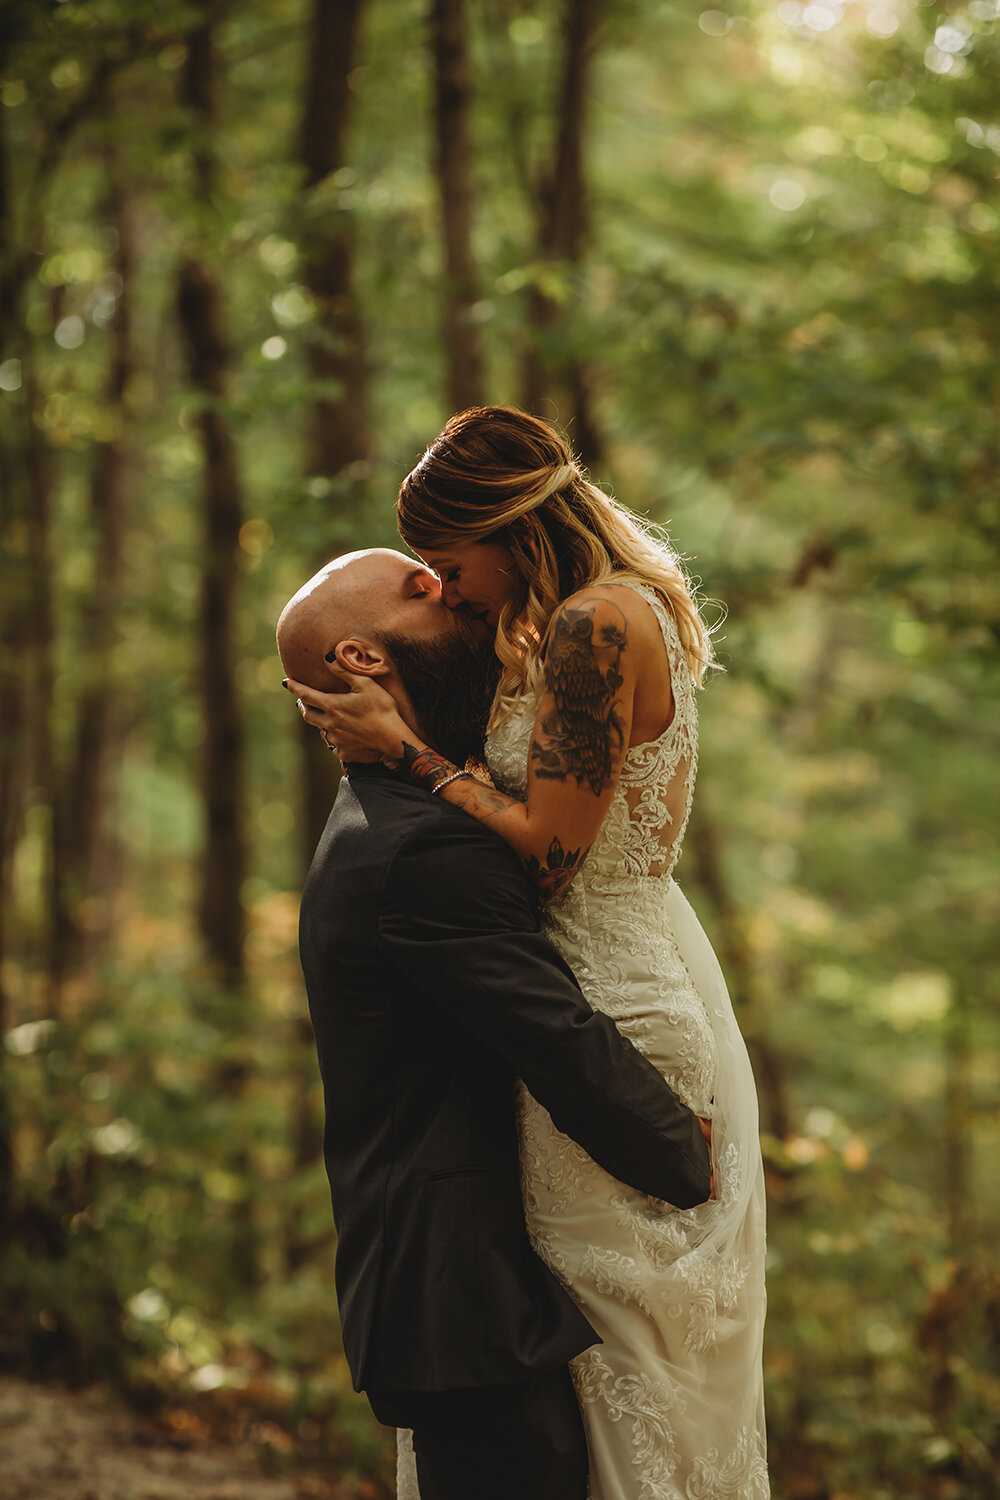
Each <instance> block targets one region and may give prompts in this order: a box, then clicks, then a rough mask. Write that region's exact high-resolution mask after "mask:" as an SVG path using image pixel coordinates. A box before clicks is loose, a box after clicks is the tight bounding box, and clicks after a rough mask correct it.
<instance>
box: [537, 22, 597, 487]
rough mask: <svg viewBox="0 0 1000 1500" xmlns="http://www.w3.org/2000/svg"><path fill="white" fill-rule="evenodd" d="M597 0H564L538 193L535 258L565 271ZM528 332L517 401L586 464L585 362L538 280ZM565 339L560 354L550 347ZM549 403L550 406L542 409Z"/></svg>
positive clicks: (574, 246) (579, 181) (576, 202)
mask: <svg viewBox="0 0 1000 1500" xmlns="http://www.w3.org/2000/svg"><path fill="white" fill-rule="evenodd" d="M600 7H601V0H566V10H565V21H564V28H563V30H564V35H565V40H566V46H565V52H564V54H563V71H562V81H561V84H560V88H559V97H558V105H557V110H556V119H557V121H558V125H557V131H556V141H555V148H554V150H553V153H552V159H551V163H550V166H549V168H548V170H547V171H546V172H544V173H543V175H542V180H541V182H540V184H539V189H538V195H537V215H538V221H537V222H538V230H537V256H538V260H539V262H540V264H541V265H542V266H543V267H544V266H546V265H549V266H551V267H552V268H553V269H554V270H555V271H557V272H561V273H562V274H563V275H565V276H567V277H575V275H576V274H577V272H578V270H579V265H580V260H581V256H582V252H583V244H584V238H585V235H586V230H587V196H586V183H585V177H584V167H583V147H584V137H585V133H586V120H587V104H588V98H589V84H590V69H591V61H592V57H593V52H594V43H595V37H596V31H597V22H598V17H599V14H600ZM528 300H529V334H528V343H527V345H526V348H525V354H524V367H523V373H522V379H523V398H522V399H523V401H524V405H525V407H526V408H527V409H528V410H529V411H534V412H537V413H538V414H539V415H555V416H557V417H558V418H559V420H560V421H561V423H562V425H563V426H565V427H568V428H571V430H572V436H573V442H574V446H575V447H576V448H577V450H578V451H579V453H580V454H581V456H582V457H583V459H584V462H585V463H594V462H596V461H597V460H598V458H599V457H600V453H601V442H600V437H599V434H598V431H597V427H596V424H595V420H594V415H593V410H592V404H593V403H592V397H591V382H590V376H589V372H588V370H587V367H586V363H585V361H584V360H582V359H581V358H580V357H579V356H578V355H577V354H576V353H575V352H574V350H573V346H572V339H571V338H566V337H560V334H564V333H565V327H566V320H567V319H568V318H569V317H571V316H572V312H573V300H574V299H572V298H570V299H567V301H566V302H563V303H560V302H558V301H556V300H555V298H553V297H552V296H551V295H550V294H549V293H548V292H547V291H545V290H544V289H543V288H542V287H540V286H538V285H537V284H536V285H534V286H533V287H532V289H531V291H530V293H529V299H528ZM557 343H558V344H564V345H565V347H566V349H567V351H568V352H566V353H557V352H556V351H555V348H554V346H555V345H556V344H557ZM547 406H550V407H551V408H554V410H549V411H546V410H545V408H546V407H547Z"/></svg>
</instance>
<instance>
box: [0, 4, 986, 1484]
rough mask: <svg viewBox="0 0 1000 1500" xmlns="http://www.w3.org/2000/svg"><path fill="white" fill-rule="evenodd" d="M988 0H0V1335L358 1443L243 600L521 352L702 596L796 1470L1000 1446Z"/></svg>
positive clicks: (781, 1465) (281, 811) (776, 1397)
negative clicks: (711, 636)
mask: <svg viewBox="0 0 1000 1500" xmlns="http://www.w3.org/2000/svg"><path fill="white" fill-rule="evenodd" d="M998 15H1000V7H998V5H997V4H996V3H995V0H971V3H968V4H966V3H953V4H950V5H948V4H944V5H938V4H915V3H910V0H891V3H889V0H875V3H866V0H856V3H848V4H843V5H841V4H835V3H833V0H821V3H820V0H816V3H811V4H807V5H802V4H799V3H796V0H782V3H779V4H777V5H772V4H757V3H748V4H745V5H741V6H740V7H739V8H738V9H736V10H725V9H708V10H703V11H700V12H699V8H698V6H696V5H695V6H689V5H686V4H683V3H679V0H678V3H669V0H558V3H557V0H477V3H476V4H469V5H467V6H463V5H462V4H457V3H454V0H450V3H444V0H435V3H431V0H427V3H417V0H350V3H345V4H342V5H334V4H330V3H328V0H327V3H324V0H315V3H314V4H310V3H308V0H267V3H266V4H265V3H264V0H232V3H231V4H229V5H227V6H225V7H224V8H220V7H218V6H215V5H212V4H210V3H208V0H200V3H199V0H191V3H186V4H181V3H176V4H175V3H173V0H157V3H153V0H65V3H51V0H7V3H6V4H5V6H4V10H3V17H2V20H0V60H2V74H0V77H2V83H0V257H2V260H0V265H2V272H3V277H4V290H3V296H2V298H0V487H2V499H0V525H2V534H3V544H4V558H5V576H4V586H3V599H2V603H0V615H2V622H3V646H2V655H0V672H2V681H0V713H2V715H3V740H2V749H0V794H2V802H3V817H2V824H0V827H2V841H3V842H2V848H0V856H2V862H0V879H2V887H0V905H2V908H3V918H2V930H0V937H2V969H0V977H2V1001H3V1015H2V1027H3V1031H4V1038H5V1047H4V1050H3V1058H2V1075H0V1076H2V1084H3V1092H2V1097H0V1127H2V1128H0V1136H2V1140H0V1181H2V1184H3V1187H4V1191H5V1193H6V1194H7V1196H8V1199H9V1212H8V1213H7V1215H6V1216H5V1217H4V1219H3V1227H2V1231H0V1232H2V1233H3V1235H4V1236H5V1240H6V1243H5V1246H4V1256H3V1272H2V1278H3V1279H2V1287H0V1295H2V1302H0V1359H2V1361H3V1362H4V1363H5V1364H6V1365H7V1366H8V1367H17V1368H19V1369H21V1370H29V1371H30V1372H31V1373H32V1374H34V1375H35V1376H37V1377H39V1378H43V1379H59V1380H65V1379H70V1380H74V1381H78V1382H82V1383H85V1382H89V1381H92V1380H103V1381H108V1382H112V1383H116V1384H118V1385H119V1386H120V1387H122V1388H123V1389H126V1390H129V1391H132V1392H137V1391H138V1392H142V1393H144V1394H145V1395H146V1397H147V1398H148V1399H150V1400H154V1399H155V1400H159V1401H162V1402H164V1403H166V1405H167V1407H168V1408H169V1409H170V1411H171V1412H172V1413H173V1417H174V1419H175V1420H176V1424H177V1425H178V1426H180V1427H184V1426H185V1425H186V1426H187V1427H193V1428H197V1427H198V1425H199V1424H201V1425H202V1426H207V1427H210V1426H212V1424H213V1423H214V1422H215V1421H216V1420H217V1419H218V1413H219V1412H221V1411H223V1410H224V1411H225V1412H226V1413H228V1414H229V1418H230V1419H231V1415H232V1412H233V1411H242V1412H245V1413H246V1414H247V1415H246V1423H247V1424H249V1426H248V1430H251V1431H252V1433H253V1435H254V1437H255V1440H256V1441H257V1442H258V1443H259V1444H260V1446H261V1449H262V1452H266V1453H267V1454H268V1455H269V1456H270V1461H272V1462H273V1463H274V1464H277V1465H289V1466H291V1465H295V1464H297V1463H300V1462H308V1463H311V1464H313V1465H315V1466H317V1467H318V1468H324V1470H325V1472H327V1473H329V1474H330V1475H333V1476H337V1477H344V1478H345V1482H349V1483H350V1484H352V1485H353V1486H354V1489H352V1490H351V1491H350V1492H351V1493H352V1494H353V1493H356V1494H358V1495H362V1494H365V1495H368V1496H370V1497H372V1496H382V1495H387V1494H388V1493H390V1490H389V1488H388V1485H389V1483H390V1480H389V1476H390V1474H391V1459H390V1456H389V1455H388V1454H387V1452H386V1449H385V1445H384V1440H383V1436H382V1435H381V1434H380V1432H379V1430H378V1429H377V1428H376V1427H375V1426H374V1424H373V1423H371V1421H370V1420H369V1418H368V1415H367V1408H366V1406H365V1404H364V1402H363V1401H362V1400H360V1399H359V1398H357V1397H355V1396H353V1395H352V1393H351V1392H350V1381H349V1378H348V1376H347V1372H346V1366H345V1364H344V1361H343V1357H342V1355H341V1353H340V1351H339V1342H338V1337H339V1336H338V1331H337V1322H336V1311H335V1303H334V1297H333V1288H332V1254H333V1245H332V1225H331V1222H330V1214H329V1203H328V1197H327V1191H326V1186H325V1179H324V1177H323V1172H322V1166H321V1161H320V1138H319V1131H320V1109H321V1106H320V1099H319V1095H318V1090H317V1079H316V1070H315V1060H314V1055H313V1051H312V1043H311V1038H310V1034H309V1031H308V1026H307V1024H306V1022H305V1019H304V998H303V993H302V986H301V982H300V975H299V970H298V965H297V958H296V952H295V927H296V914H297V894H298V890H299V887H300V884H301V880H302V877H303V872H304V869H305V867H306V863H307V858H308V852H309V850H310V849H311V846H312V843H313V841H314V838H315V834H316V831H317V828H318V827H319V826H321V824H322V820H323V817H324V816H325V810H326V807H327V806H328V804H329V800H330V796H331V794H332V790H333V787H332V784H331V781H330V776H331V774H332V764H331V762H330V760H329V758H327V757H325V756H324V755H323V754H322V750H321V748H320V750H319V752H318V753H317V749H316V743H315V740H314V739H309V740H307V739H305V738H303V736H302V733H301V726H300V724H299V723H298V719H297V715H296V714H295V712H294V708H293V706H292V704H291V703H290V702H289V701H288V698H287V695H285V694H284V693H283V692H282V691H281V688H280V675H281V674H280V670H279V668H278V663H277V661H276V658H275V655H274V649H273V625H274V620H275V618H276V616H277V614H278V612H279V610H280V608H281V606H282V604H283V603H284V601H285V599H286V598H287V597H288V595H289V594H290V593H291V592H292V591H293V590H294V589H295V588H296V587H297V586H298V585H299V584H300V583H301V582H302V581H303V579H304V578H305V577H306V576H308V575H309V574H310V573H311V572H312V571H313V570H314V568H315V566H316V565H317V564H318V563H319V562H321V561H323V560H324V559H325V558H327V557H329V556H330V555H333V554H335V553H336V552H338V551H342V550H344V549H345V548H349V547H354V546H358V545H365V544H373V543H374V544H385V543H391V542H392V541H393V538H394V524H393V501H394V497H395V492H396V489H397V487H398V483H399V480H400V478H401V477H402V475H403V474H404V473H405V472H406V471H407V470H408V468H409V467H410V466H411V464H412V463H413V462H414V460H415V458H416V457H417V456H418V455H419V453H420V451H421V449H422V447H423V446H424V444H425V443H426V442H427V441H428V440H429V439H430V438H431V437H432V436H433V435H434V433H435V432H436V431H437V429H438V427H439V426H440V425H441V423H442V421H443V420H444V419H445V417H446V416H447V415H448V413H449V411H450V410H451V409H452V408H453V407H454V406H456V405H464V404H471V403H473V402H475V401H480V400H490V401H513V402H517V403H522V404H528V405H533V406H535V407H536V408H537V409H538V410H540V411H541V412H542V413H543V414H544V415H548V416H550V417H554V418H556V419H557V420H559V421H560V422H562V423H563V424H564V425H565V426H566V427H567V429H568V430H569V432H570V434H571V436H572V438H573V440H574V441H575V442H576V443H577V444H578V445H579V447H580V448H581V450H582V452H583V455H584V457H585V459H586V461H587V462H588V463H589V464H590V466H591V469H592V472H593V474H594V477H595V478H596V479H598V480H599V481H601V482H602V483H604V484H606V485H607V486H608V487H610V488H612V489H613V490H614V492H615V493H616V494H617V495H618V497H619V498H620V499H621V500H623V501H625V502H626V503H627V504H629V505H631V506H633V507H634V508H635V509H636V510H638V511H640V512H643V513H648V514H650V515H651V516H653V517H654V518H655V519H657V520H659V521H661V522H663V523H666V524H668V526H669V529H670V532H671V534H672V536H673V538H674V540H675V542H676V544H677V545H678V546H679V548H680V549H681V550H682V551H683V552H684V554H685V555H686V556H687V557H688V558H689V560H690V567H691V570H692V572H693V573H694V574H695V575H696V576H697V577H698V578H699V579H700V581H701V588H702V591H703V594H704V595H705V597H706V599H708V600H712V601H723V602H724V604H725V606H726V609H727V610H728V614H727V617H726V618H725V621H724V623H721V624H720V626H719V630H718V634H717V646H718V651H719V656H720V662H721V664H722V665H723V666H724V668H725V671H724V673H719V674H715V675H713V676H712V678H711V681H710V683H709V686H708V687H707V689H706V691H705V693H704V695H703V698H702V700H701V701H702V757H701V770H700V782H699V797H698V799H697V800H696V810H695V817H694V819H693V821H692V825H691V830H690V833H689V835H688V840H687V845H686V852H685V857H684V859H683V861H682V865H681V869H680V878H681V882H682V884H683V885H684V886H685V889H686V890H687V892H688V894H689V895H690V896H691V898H692V900H693V901H694V903H695V905H696V906H697V908H698V910H699V912H700V913H701V915H702V917H703V919H704V920H705V922H706V925H707V926H708V927H709V929H710V932H711V935H712V936H713V939H714V941H715V942H716V945H717V947H718V951H719V953H720V956H721V957H722V960H723V963H724V966H725V968H726V971H727V974H728V977H729V979H730V983H731V986H732V989H733V992H734V997H735V999H736V1003H737V1006H738V1010H739V1015H740V1019H741V1023H742V1025H743V1027H744V1030H745V1032H746V1034H747V1036H748V1038H749V1040H750V1044H751V1048H752V1052H753V1057H754V1063H755V1068H756V1073H757V1077H758V1082H759V1087H760V1094H761V1107H762V1123H763V1128H764V1132H765V1135H764V1141H765V1153H766V1160H767V1166H768V1184H769V1191H770V1296H771V1302H770V1318H769V1329H768V1341H767V1372H768V1391H769V1421H770V1435H771V1459H772V1468H773V1474H774V1482H775V1492H776V1495H777V1496H779V1497H787V1500H813V1497H815V1500H821V1497H827V1500H833V1497H836V1500H899V1497H903V1496H906V1497H910V1496H914V1497H916V1496H933V1497H936V1500H959V1497H962V1500H964V1497H966V1496H968V1497H980V1496H981V1497H986V1496H988V1495H992V1494H993V1493H994V1489H993V1486H994V1484H995V1473H996V1471H997V1464H998V1461H1000V1451H998V1450H1000V1441H998V1439H1000V1434H998V1425H997V1424H998V1417H997V1414H998V1412H1000V1375H998V1362H997V1354H998V1348H1000V1278H998V1274H997V1270H996V1260H995V1252H994V1246H995V1243H996V1239H997V1234H998V1231H1000V1203H998V1198H997V1192H996V1181H997V1171H998V1166H1000V1161H998V1157H1000V1152H998V1132H997V1085H998V1081H1000V1067H998V1061H997V1050H996V1042H997V1029H998V1028H997V1015H996V998H997V985H996V977H995V975H996V965H995V961H994V962H992V963H991V959H993V958H994V953H995V946H996V945H995V932H996V923H997V916H998V911H997V907H998V901H997V880H996V875H997V869H996V858H995V852H994V851H995V833H996V828H997V826H998V817H997V813H998V808H997V792H996V784H997V775H996V766H997V759H996V756H997V749H998V735H997V727H998V726H997V712H996V702H997V694H996V687H997V670H996V659H997V658H996V650H997V640H998V635H1000V629H998V625H1000V609H998V600H997V585H996V577H997V571H996V570H997V540H998V534H1000V525H998V508H997V489H998V484H997V481H998V451H1000V450H998V439H997V433H998V415H1000V399H998V397H1000V379H998V365H997V349H998V347H1000V295H998V271H1000V244H998V229H1000V199H998V174H1000V95H998V90H997V73H998V69H997V62H998V54H1000V48H998V41H997V38H998ZM337 17H339V20H337V19H336V18H337ZM463 17H464V26H463V24H462V23H463ZM435 18H437V21H438V23H439V24H440V25H441V26H443V27H445V29H446V34H447V36H448V37H450V38H451V39H452V42H453V45H452V47H451V51H450V52H449V53H448V59H450V61H447V60H446V61H447V66H448V67H450V68H452V69H453V70H454V71H452V72H451V73H450V74H448V75H447V78H446V79H445V81H446V82H447V81H448V80H450V84H451V88H450V92H449V90H448V89H445V88H443V87H442V68H443V66H444V64H443V63H442V60H441V56H440V55H438V56H437V57H436V56H435V51H434V48H433V46H432V37H433V35H434V24H433V23H434V20H435ZM324 19H325V21H326V22H327V23H328V24H326V25H325V26H324V25H320V24H319V23H320V22H323V21H324ZM355 21H356V26H354V24H353V23H354V22H355ZM448 27H450V28H451V30H447V28H448ZM456 28H457V29H456ZM456 38H457V41H456V40H455V39H456ZM442 100H443V101H444V102H443V103H442ZM456 101H457V103H456ZM448 110H450V111H451V112H450V113H448ZM449 143H450V145H449ZM708 608H709V613H710V614H711V615H712V617H713V618H720V616H721V611H720V609H719V607H718V605H715V604H711V605H709V606H708Z"/></svg>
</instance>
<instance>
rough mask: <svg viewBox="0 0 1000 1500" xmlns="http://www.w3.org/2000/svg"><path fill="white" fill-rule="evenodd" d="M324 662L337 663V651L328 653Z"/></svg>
mask: <svg viewBox="0 0 1000 1500" xmlns="http://www.w3.org/2000/svg"><path fill="white" fill-rule="evenodd" d="M323 660H324V661H336V660H337V653H336V651H328V652H327V653H326V655H325V656H324V658H323Z"/></svg>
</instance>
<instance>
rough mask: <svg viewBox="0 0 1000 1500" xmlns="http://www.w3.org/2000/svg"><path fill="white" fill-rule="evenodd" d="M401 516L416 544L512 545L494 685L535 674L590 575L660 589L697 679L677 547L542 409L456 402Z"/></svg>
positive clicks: (691, 610)
mask: <svg viewBox="0 0 1000 1500" xmlns="http://www.w3.org/2000/svg"><path fill="white" fill-rule="evenodd" d="M397 515H398V522H399V534H400V536H401V537H402V538H403V540H404V541H405V542H406V543H407V545H408V546H409V547H411V548H412V549H413V551H414V552H417V553H427V552H437V551H445V550H447V549H448V548H449V547H454V546H465V545H467V544H468V543H470V542H486V541H491V542H501V543H502V544H503V545H504V546H505V547H506V548H507V549H508V550H509V551H510V553H511V554H512V556H513V558H514V561H515V564H516V568H517V577H516V578H515V579H514V580H513V582H514V585H515V587H514V594H513V597H512V598H511V599H510V600H508V602H507V603H506V604H505V605H504V607H503V609H502V611H501V613H500V619H499V623H498V625H497V638H496V651H497V655H498V657H499V658H500V660H501V662H502V663H503V666H504V673H503V677H502V679H501V683H500V691H501V694H507V693H512V692H516V691H517V690H518V689H519V688H520V687H521V686H522V685H523V684H524V683H526V682H527V683H529V684H533V683H534V680H535V678H536V675H537V672H538V669H539V666H540V662H541V655H542V651H543V648H544V644H545V637H546V633H547V631H548V628H549V622H550V620H551V619H552V616H553V614H554V613H555V611H556V609H557V608H558V606H559V605H560V603H561V602H562V601H563V600H564V599H568V598H569V597H570V595H571V594H575V593H576V592H577V590H578V589H582V588H585V587H586V586H587V585H589V584H598V583H612V582H614V583H619V582H625V581H630V582H641V583H646V584H649V585H650V586H651V587H652V588H654V589H656V591H657V593H658V594H659V595H660V596H661V598H662V599H663V601H664V603H665V604H666V605H667V607H668V608H669V609H670V611H671V613H672V614H673V617H674V620H675V621H676V623H677V631H678V634H679V636H680V640H681V645H682V646H683V648H684V652H685V655H686V657H687V663H688V668H689V670H690V672H691V675H692V677H693V678H694V680H695V682H697V683H700V682H701V679H702V674H703V673H704V671H705V668H706V667H707V666H708V665H709V663H710V662H711V660H712V649H711V641H710V637H709V632H708V628H707V626H706V625H705V622H704V620H703V619H702V618H701V615H700V614H699V612H698V606H697V604H696V602H695V599H694V595H693V592H692V589H691V586H690V584H689V583H688V580H687V578H686V577H685V575H684V572H683V569H682V568H681V565H680V560H679V559H678V557H677V554H676V553H675V552H674V550H673V548H672V547H671V546H670V544H669V543H668V542H667V541H666V539H665V538H664V537H663V536H662V535H660V534H659V533H658V532H657V531H656V530H655V529H654V528H653V527H652V526H651V525H650V524H649V523H647V522H645V521H642V520H640V519H639V517H637V516H635V515H633V514H632V512H631V511H628V510H626V509H625V507H624V506H623V505H619V504H618V502H617V501H616V500H613V499H612V498H611V497H610V495H606V494H605V493H604V492H603V490H599V489H598V488H597V486H596V485H593V484H591V483H590V481H589V480H588V479H587V478H586V475H585V474H584V473H583V471H582V470H581V468H580V466H579V465H578V463H577V462H576V460H575V458H574V457H573V454H572V453H571V451H570V449H569V447H568V445H567V444H566V442H565V440H564V439H563V438H562V437H561V436H560V434H559V433H558V432H557V431H556V430H555V428H553V427H551V426H549V424H548V423H547V422H543V421H542V420H541V419H540V418H539V417H533V416H530V415H529V414H528V413H527V412H523V411H518V410H517V408H516V407H512V406H476V407H472V408H471V409H470V410H469V411H463V412H459V413H458V414H457V415H456V416H454V417H452V418H451V420H450V421H449V422H448V423H447V425H446V426H445V428H444V430H443V431H442V433H441V434H440V436H439V437H437V438H435V440H434V442H433V443H431V445H430V447H429V448H428V449H427V451H426V453H425V454H424V456H423V458H422V459H421V460H420V462H419V463H418V464H417V466H416V468H415V469H414V470H413V471H412V472H411V473H410V474H408V475H407V476H406V478H405V479H404V480H403V483H402V485H401V486H400V491H399V502H398V505H397ZM521 616H523V619H521V618H519V617H521Z"/></svg>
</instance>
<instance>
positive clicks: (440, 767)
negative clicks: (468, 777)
mask: <svg viewBox="0 0 1000 1500" xmlns="http://www.w3.org/2000/svg"><path fill="white" fill-rule="evenodd" d="M392 767H393V770H396V769H397V768H399V767H402V769H403V770H404V771H406V772H407V773H408V774H409V777H410V780H411V781H415V782H416V783H417V785H418V786H425V787H426V788H427V790H428V791H429V792H432V791H433V790H434V788H435V787H436V786H437V784H438V782H439V781H443V780H444V778H445V777H446V776H450V775H451V774H452V773H453V772H454V771H457V770H458V769H459V768H458V766H456V765H454V764H453V762H452V761H450V760H445V758H444V756H443V755H438V753H437V751H436V750H431V749H427V750H418V749H417V747H416V745H411V744H410V743H409V741H408V740H404V741H403V758H402V760H398V761H394V762H392Z"/></svg>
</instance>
